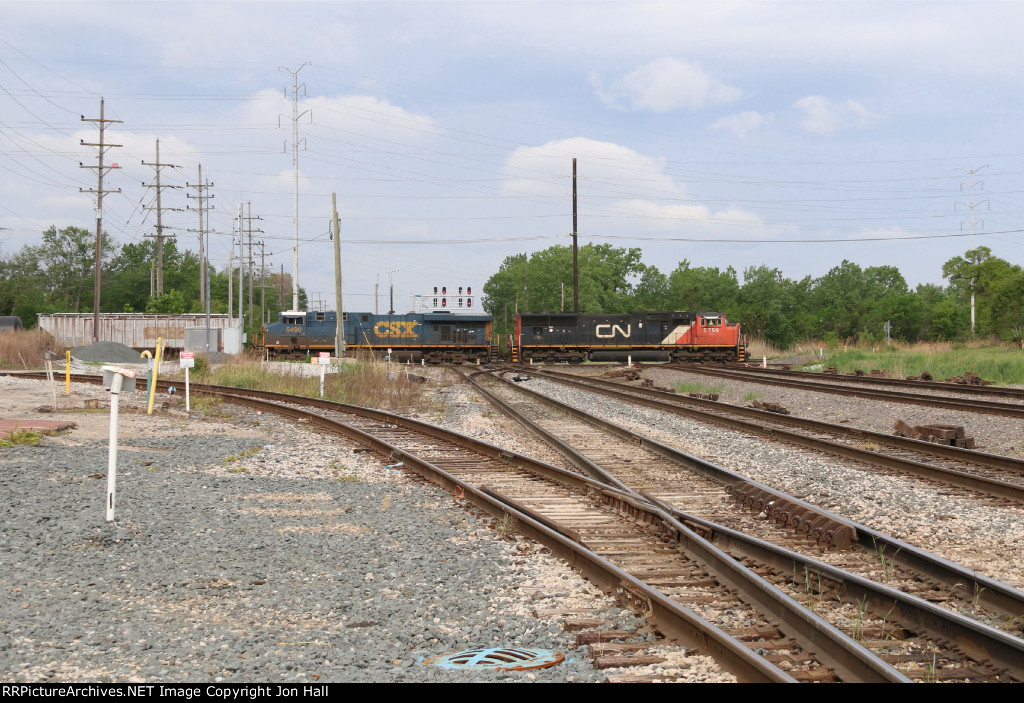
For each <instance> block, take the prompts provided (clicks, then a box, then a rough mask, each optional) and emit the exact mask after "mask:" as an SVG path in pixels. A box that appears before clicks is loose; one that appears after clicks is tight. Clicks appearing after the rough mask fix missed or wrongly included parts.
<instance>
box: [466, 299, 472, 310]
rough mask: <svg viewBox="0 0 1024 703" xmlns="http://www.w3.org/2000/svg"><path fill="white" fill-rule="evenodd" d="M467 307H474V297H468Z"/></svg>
mask: <svg viewBox="0 0 1024 703" xmlns="http://www.w3.org/2000/svg"><path fill="white" fill-rule="evenodd" d="M466 307H467V308H471V307H473V299H472V298H466Z"/></svg>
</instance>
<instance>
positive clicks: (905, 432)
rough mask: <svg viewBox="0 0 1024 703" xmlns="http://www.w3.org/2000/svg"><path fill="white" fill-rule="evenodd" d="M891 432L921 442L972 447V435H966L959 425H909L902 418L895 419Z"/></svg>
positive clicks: (962, 447)
mask: <svg viewBox="0 0 1024 703" xmlns="http://www.w3.org/2000/svg"><path fill="white" fill-rule="evenodd" d="M893 434H894V435H896V436H897V437H907V438H909V439H918V440H921V441H922V442H931V443H933V444H946V445H949V446H951V447H960V448H961V449H974V437H968V436H967V435H966V433H965V432H964V428H963V427H961V426H960V425H909V424H908V423H906V422H904V421H903V420H897V421H896V425H895V426H894V427H893Z"/></svg>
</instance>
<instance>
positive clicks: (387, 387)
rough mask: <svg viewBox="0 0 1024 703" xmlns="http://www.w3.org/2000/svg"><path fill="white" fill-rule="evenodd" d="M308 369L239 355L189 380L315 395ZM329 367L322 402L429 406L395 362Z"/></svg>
mask: <svg viewBox="0 0 1024 703" xmlns="http://www.w3.org/2000/svg"><path fill="white" fill-rule="evenodd" d="M303 367H305V368H303ZM309 367H310V365H309V364H290V363H287V362H263V361H261V360H260V359H259V357H258V356H247V355H240V356H238V357H236V358H233V359H232V360H230V361H228V362H227V363H225V364H222V365H219V366H217V367H216V368H214V369H212V370H209V371H205V372H202V373H196V374H193V375H192V378H194V379H195V380H196V382H197V383H213V384H217V385H222V386H233V387H235V388H251V389H253V390H266V391H275V392H278V393H289V394H291V395H302V396H307V397H314V398H315V397H318V396H319V395H320V376H319V374H316V375H305V374H304V373H302V372H303V371H305V370H308V369H309ZM333 370H336V371H337V373H330V374H327V377H326V379H325V381H324V398H325V399H327V400H334V401H338V402H341V403H349V404H351V405H359V406H363V407H368V408H381V409H384V410H389V411H392V412H398V413H408V412H411V411H414V410H420V411H422V410H424V409H426V408H427V407H428V406H429V405H430V395H429V393H427V392H426V389H425V384H419V383H413V382H412V381H411V380H410V378H409V374H408V373H407V372H406V367H404V366H402V365H401V364H392V365H391V366H390V368H389V366H388V364H387V363H385V362H381V361H374V360H373V359H369V358H367V359H357V360H356V361H354V362H352V363H346V364H341V365H339V366H337V367H335V368H334V369H333Z"/></svg>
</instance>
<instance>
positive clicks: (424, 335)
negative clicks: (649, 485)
mask: <svg viewBox="0 0 1024 703" xmlns="http://www.w3.org/2000/svg"><path fill="white" fill-rule="evenodd" d="M337 324H338V314H337V313H335V312H301V311H286V312H282V313H281V315H280V318H279V319H278V321H277V322H275V323H272V324H269V325H264V326H263V339H262V342H261V343H260V345H259V346H261V347H262V348H264V349H266V351H267V354H268V355H269V356H271V357H288V358H297V357H303V356H306V355H307V354H310V353H315V352H324V351H326V352H336V350H335V330H336V329H337ZM342 325H343V329H344V334H345V346H346V348H347V351H348V352H369V353H371V354H373V355H375V356H383V355H386V354H390V355H391V358H392V359H395V360H398V361H414V362H417V363H418V362H419V361H421V360H422V361H425V362H426V363H428V364H440V363H462V362H475V361H481V362H487V361H490V360H491V359H492V358H493V357H494V355H495V353H494V352H492V348H491V316H490V315H486V314H479V315H478V314H454V313H451V312H427V313H409V314H406V315H375V314H373V313H369V312H346V313H342Z"/></svg>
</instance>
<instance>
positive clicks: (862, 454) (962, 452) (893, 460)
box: [530, 369, 1024, 503]
mask: <svg viewBox="0 0 1024 703" xmlns="http://www.w3.org/2000/svg"><path fill="white" fill-rule="evenodd" d="M530 373H533V374H535V375H537V376H539V377H543V378H547V379H550V380H552V381H555V382H557V383H561V384H563V385H569V386H575V387H577V388H586V389H588V390H590V391H593V392H595V393H601V394H604V395H609V396H613V397H616V398H628V399H629V401H630V402H633V403H636V404H639V405H644V406H646V407H650V408H654V409H657V410H663V411H666V412H671V413H675V414H677V415H683V416H686V417H690V418H694V419H697V420H700V421H701V422H713V423H718V424H722V425H725V426H727V427H731V428H733V429H737V430H740V431H742V432H747V433H753V434H758V435H765V436H769V437H774V438H778V439H782V440H785V441H787V442H792V443H794V444H799V445H803V446H806V447H810V448H812V449H817V450H819V451H824V452H828V453H829V454H834V455H837V456H841V457H845V458H847V459H854V460H856V461H861V462H864V463H868V464H874V465H876V466H882V467H884V468H887V469H893V470H895V471H900V472H902V473H908V474H912V475H915V476H920V477H922V478H927V479H930V480H933V481H940V482H942V483H946V484H949V485H953V486H958V487H960V488H967V489H969V490H973V491H979V492H981V493H985V494H988V495H992V496H998V497H1000V498H1008V499H1010V500H1014V501H1017V502H1021V503H1024V484H1016V483H1010V482H1007V481H1000V480H998V479H993V478H987V477H985V476H979V475H976V474H971V473H968V472H965V471H959V470H957V469H950V468H946V467H941V466H932V465H931V464H924V463H921V462H917V461H912V460H909V459H900V458H898V457H891V456H887V455H885V454H879V453H878V452H872V451H869V450H867V449H859V448H857V447H852V446H849V445H845V444H840V443H838V442H831V441H829V440H826V439H820V438H818V437H808V436H807V435H804V434H800V433H798V432H789V431H788V430H784V429H780V428H778V427H765V426H764V425H762V424H760V423H762V422H764V423H775V424H789V425H794V426H799V427H805V428H808V429H813V430H816V431H822V432H824V431H828V432H832V433H839V434H845V435H851V434H856V435H859V436H863V437H865V438H870V439H872V440H874V441H878V442H885V443H887V444H891V445H893V446H898V447H903V448H908V449H914V450H918V451H923V452H926V453H930V454H934V455H937V456H945V457H955V458H957V459H960V460H962V461H974V462H976V463H982V464H984V463H990V464H991V465H992V466H995V467H997V468H1001V469H1008V470H1013V471H1020V472H1022V475H1024V461H1021V460H1019V459H1015V458H1013V457H1005V456H1000V455H997V454H986V453H984V452H976V451H974V450H967V449H960V448H958V447H942V446H941V445H937V444H932V443H930V442H921V441H919V440H914V439H907V438H904V437H893V436H890V435H886V434H882V433H880V432H871V431H869V430H862V429H856V428H851V427H846V426H844V425H836V424H833V423H827V422H822V421H818V420H809V419H807V418H797V417H793V416H792V415H779V414H778V413H770V412H767V411H764V410H757V409H755V408H742V407H739V406H736V405H724V404H722V403H719V402H716V401H711V400H702V399H700V398H683V397H681V396H678V395H675V394H674V393H669V392H668V391H658V390H654V389H650V388H637V387H635V386H626V385H623V384H621V383H613V382H610V381H604V380H601V379H595V378H586V377H583V376H576V375H572V374H564V373H560V372H556V371H547V370H540V369H535V370H533V371H531V372H530ZM683 404H685V405H683ZM687 405H688V406H691V407H686V406H687ZM700 408H706V409H707V412H705V411H703V410H701V409H700ZM723 412H728V413H730V414H733V415H738V416H740V417H747V418H751V420H753V421H747V420H741V419H737V418H735V417H725V416H723V415H721V413H723ZM947 450H948V451H947Z"/></svg>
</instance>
